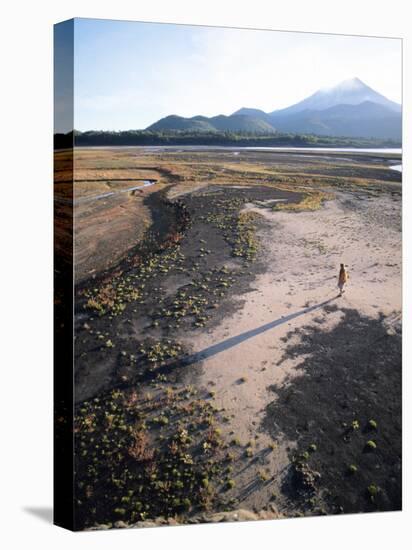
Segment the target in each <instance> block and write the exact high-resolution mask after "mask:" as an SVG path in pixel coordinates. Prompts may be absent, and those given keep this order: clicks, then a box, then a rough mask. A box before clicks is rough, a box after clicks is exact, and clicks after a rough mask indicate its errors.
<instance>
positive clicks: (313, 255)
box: [190, 194, 401, 511]
mask: <svg viewBox="0 0 412 550" xmlns="http://www.w3.org/2000/svg"><path fill="white" fill-rule="evenodd" d="M246 208H248V209H250V210H256V211H258V212H260V213H261V214H262V215H263V216H265V218H266V221H267V224H265V228H264V229H263V230H262V231H261V234H260V239H261V246H262V247H263V254H262V255H263V256H264V257H265V262H266V265H267V269H266V271H265V273H264V274H261V275H259V276H258V277H257V279H256V280H255V283H254V285H253V286H254V289H253V290H252V291H250V292H248V293H247V294H245V295H243V296H238V297H237V298H236V299H237V300H239V301H240V302H241V307H240V308H239V309H238V310H237V312H236V313H235V314H234V315H233V316H232V317H229V318H226V319H224V321H223V322H222V323H221V324H220V325H219V326H218V327H216V328H215V329H212V330H210V331H208V332H205V333H202V334H199V335H197V336H196V337H195V339H191V340H190V343H191V344H192V345H193V347H194V351H195V352H200V353H202V354H203V355H204V358H205V359H204V362H203V372H202V375H201V379H200V381H199V382H200V384H201V385H203V384H204V385H206V386H208V387H210V388H211V389H213V391H214V392H215V402H216V405H217V406H218V407H222V408H224V409H225V410H226V414H227V415H228V418H230V421H229V422H228V423H227V424H226V425H225V426H223V432H224V435H225V437H227V439H228V440H229V441H230V439H231V437H233V436H232V435H231V434H233V433H234V434H236V436H238V438H239V440H240V443H241V444H242V445H249V448H250V456H251V457H252V458H251V460H250V461H248V463H247V465H246V466H245V465H243V466H242V469H241V470H240V471H237V472H234V473H233V476H234V479H235V481H236V487H237V491H236V492H237V498H238V499H239V506H240V507H245V508H248V509H251V510H253V509H256V510H258V509H261V508H262V507H263V506H266V505H268V503H269V502H270V501H271V500H272V501H273V500H274V499H275V502H276V507H277V509H278V510H279V511H282V509H284V510H286V508H287V507H288V502H287V501H286V497H285V496H284V495H282V492H281V480H282V477H283V476H282V474H283V473H284V472H286V468H287V467H288V465H289V458H288V452H289V451H290V449H291V448H293V442H292V441H287V439H286V438H280V439H279V440H278V441H277V442H276V448H275V449H274V448H273V447H274V443H273V439H272V438H271V437H270V436H269V435H268V434H267V433H266V432H265V431H264V430H263V429H262V428H261V425H262V421H263V419H264V415H265V409H266V407H267V406H268V404H269V403H270V402H273V399H274V394H273V392H271V391H270V387H271V386H272V385H275V386H277V387H280V386H282V385H285V384H288V383H289V382H290V380H291V379H292V378H293V377H294V376H296V375H297V374H299V364H300V363H301V362H302V361H303V359H304V357H299V358H298V359H290V358H289V359H284V354H285V350H286V348H287V347H288V346H290V345H291V343H292V341H291V340H292V339H293V338H294V337H295V336H292V337H290V336H288V333H290V332H291V331H292V330H295V329H299V328H301V327H304V326H307V325H311V324H315V325H317V326H319V327H321V329H322V331H330V330H332V329H333V328H334V327H335V326H336V325H337V324H338V323H339V321H340V320H341V319H342V311H341V310H342V308H345V309H346V308H347V309H351V310H357V311H359V313H361V314H362V315H366V316H368V317H371V318H377V317H378V316H379V314H383V315H384V317H385V319H386V322H387V324H388V330H391V325H393V324H396V323H400V311H401V231H400V229H401V228H400V219H401V218H400V208H401V206H400V199H399V198H397V197H391V196H389V195H386V196H380V197H372V198H365V196H354V195H349V194H337V196H336V199H335V200H332V201H328V202H326V203H325V204H324V205H323V207H322V208H321V209H320V210H318V211H314V212H300V213H295V212H287V211H276V212H275V211H271V210H268V209H265V208H258V207H257V206H255V205H252V204H250V205H247V206H246ZM341 262H344V263H345V264H346V265H347V266H348V270H349V273H350V280H349V284H348V285H347V289H346V292H345V294H344V296H343V297H342V298H338V297H337V295H338V289H337V275H338V270H339V264H340V263H341ZM326 303H328V304H331V305H332V304H333V305H334V306H337V309H336V310H334V311H328V308H326V309H324V306H325V305H326ZM256 489H258V490H256ZM289 507H290V503H289Z"/></svg>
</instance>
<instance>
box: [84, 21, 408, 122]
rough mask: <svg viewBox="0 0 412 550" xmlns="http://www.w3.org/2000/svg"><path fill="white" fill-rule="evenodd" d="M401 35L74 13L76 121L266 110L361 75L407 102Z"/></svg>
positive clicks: (144, 119) (139, 119) (147, 119)
mask: <svg viewBox="0 0 412 550" xmlns="http://www.w3.org/2000/svg"><path fill="white" fill-rule="evenodd" d="M401 47H402V46H401V40H400V39H395V38H372V37H355V36H343V35H326V34H316V33H298V32H286V31H256V30H248V29H232V28H219V27H198V26H189V25H173V24H161V23H142V22H127V21H111V20H95V19H75V25H74V123H75V124H74V127H75V128H76V129H77V130H80V131H86V130H128V129H144V128H146V127H147V126H149V125H150V124H152V123H154V122H155V121H157V120H159V119H160V118H162V117H164V116H167V115H171V114H176V115H180V116H184V117H192V116H196V115H204V116H208V117H210V116H214V115H218V114H224V115H230V114H232V113H233V112H234V111H236V110H238V109H240V108H241V107H253V108H257V109H262V110H263V111H266V112H270V111H273V110H275V109H281V108H284V107H288V106H289V105H292V104H294V103H297V102H298V101H301V100H302V99H304V98H305V97H307V96H309V95H311V94H313V93H314V92H316V91H317V90H318V89H320V88H325V87H330V86H333V85H335V84H337V83H339V82H340V81H343V80H347V79H348V78H354V77H357V78H359V79H360V80H362V81H363V82H364V83H365V84H367V85H368V86H370V87H371V88H373V89H375V90H376V91H377V92H379V93H381V94H383V95H384V96H386V97H387V98H388V99H390V100H392V101H396V102H397V103H400V102H401Z"/></svg>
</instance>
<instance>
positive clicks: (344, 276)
mask: <svg viewBox="0 0 412 550" xmlns="http://www.w3.org/2000/svg"><path fill="white" fill-rule="evenodd" d="M348 279H349V273H348V271H347V270H346V269H345V265H344V264H340V270H339V277H338V288H339V296H342V294H343V293H344V290H343V287H344V286H345V284H346V283H347V282H348Z"/></svg>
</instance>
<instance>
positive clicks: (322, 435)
mask: <svg viewBox="0 0 412 550" xmlns="http://www.w3.org/2000/svg"><path fill="white" fill-rule="evenodd" d="M332 308H334V310H336V309H337V306H336V305H335V306H327V307H326V308H325V309H326V310H328V309H329V310H330V311H331V310H332ZM342 312H343V318H342V319H341V321H340V323H339V324H338V326H336V327H335V328H334V329H333V330H331V331H324V330H323V329H322V326H321V325H320V326H307V327H304V328H303V330H300V331H298V333H296V332H294V334H295V335H296V334H297V335H298V336H299V342H298V343H297V344H295V345H292V346H290V347H289V348H287V353H286V356H285V357H284V359H285V358H286V357H302V356H303V357H305V356H307V359H305V360H304V361H303V363H302V364H301V365H300V369H301V373H300V375H299V376H298V377H296V378H294V379H293V380H292V381H291V382H290V383H289V384H286V385H284V386H282V387H281V388H277V387H273V391H274V393H275V395H276V400H275V401H274V402H273V403H272V404H271V405H269V406H268V408H267V411H266V418H265V421H264V427H265V429H267V430H269V432H270V433H271V434H272V435H273V436H274V437H276V436H279V434H286V436H287V437H288V439H290V440H291V441H296V442H297V450H295V451H293V453H291V458H292V460H293V461H294V466H293V467H292V468H291V471H290V474H289V476H288V477H287V479H286V480H285V482H284V487H283V490H284V492H285V494H287V495H288V496H289V497H290V498H291V499H294V500H295V501H296V500H297V501H298V503H299V505H300V507H301V509H302V510H303V511H304V512H305V514H306V515H307V514H319V513H355V512H372V511H377V510H400V509H401V508H402V473H401V464H402V416H401V399H400V395H402V380H401V375H402V343H401V333H400V329H395V328H392V329H389V330H388V328H387V327H385V325H384V324H383V317H380V318H377V319H371V318H369V317H364V316H362V315H360V314H359V312H357V311H355V310H350V309H343V310H342ZM290 336H292V333H291V334H290ZM284 359H282V360H281V362H282V361H283V360H284ZM368 442H372V443H368ZM318 472H321V474H320V476H317V473H318ZM313 474H315V475H313Z"/></svg>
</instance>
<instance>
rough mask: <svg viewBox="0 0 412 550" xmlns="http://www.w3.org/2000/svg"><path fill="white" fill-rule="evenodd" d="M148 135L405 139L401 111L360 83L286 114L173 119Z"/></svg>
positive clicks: (245, 111) (248, 112)
mask: <svg viewBox="0 0 412 550" xmlns="http://www.w3.org/2000/svg"><path fill="white" fill-rule="evenodd" d="M147 130H153V131H167V130H169V131H199V132H252V133H256V134H265V133H268V134H271V133H276V132H291V133H309V134H315V135H329V136H347V137H373V138H384V139H400V138H401V135H402V116H401V106H400V105H399V104H397V103H395V102H394V101H391V100H389V99H388V98H386V97H385V96H383V95H382V94H380V93H379V92H377V91H375V90H373V89H372V88H371V87H370V86H368V85H367V84H365V83H364V82H362V81H361V80H360V79H359V78H356V77H355V78H352V79H348V80H345V81H343V82H340V83H339V84H337V85H336V86H333V87H330V88H324V89H320V90H318V91H317V92H315V93H314V94H312V95H310V96H308V97H307V98H305V99H303V100H302V101H299V102H298V103H295V104H293V105H291V106H289V107H286V108H284V109H278V110H275V111H272V112H269V113H266V112H264V111H263V110H261V109H256V108H248V107H242V108H241V109H239V110H237V111H235V112H234V113H232V114H231V115H228V116H226V115H217V116H214V117H204V116H201V115H197V116H195V117H190V118H186V117H180V116H178V115H169V116H167V117H164V118H162V119H160V120H158V121H157V122H155V123H154V124H152V125H150V126H149V127H148V128H147Z"/></svg>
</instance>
